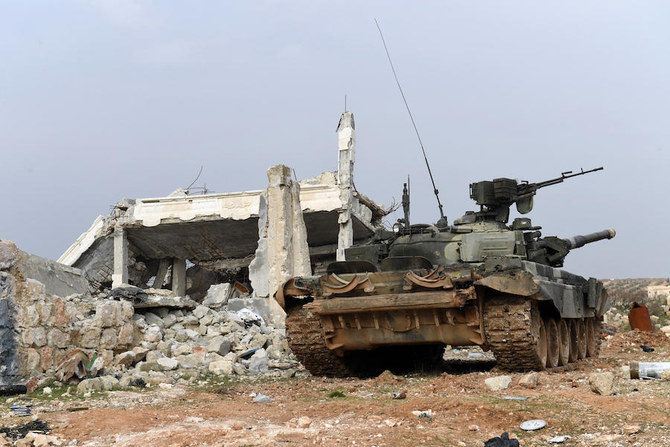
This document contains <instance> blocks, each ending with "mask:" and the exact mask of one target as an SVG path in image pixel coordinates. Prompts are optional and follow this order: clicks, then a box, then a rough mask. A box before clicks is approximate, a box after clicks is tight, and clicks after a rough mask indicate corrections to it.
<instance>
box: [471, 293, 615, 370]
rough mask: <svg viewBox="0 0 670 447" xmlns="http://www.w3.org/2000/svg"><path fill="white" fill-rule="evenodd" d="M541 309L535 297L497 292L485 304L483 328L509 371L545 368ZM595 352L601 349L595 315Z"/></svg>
mask: <svg viewBox="0 0 670 447" xmlns="http://www.w3.org/2000/svg"><path fill="white" fill-rule="evenodd" d="M539 318H541V316H540V311H539V309H538V306H537V303H536V302H535V301H534V300H531V299H527V298H523V297H518V296H512V295H507V296H504V295H503V296H498V297H493V298H491V299H489V300H488V301H487V302H486V304H485V307H484V332H485V334H486V340H487V342H488V345H489V347H490V349H491V350H492V351H493V354H494V355H495V357H496V360H497V362H498V365H499V366H500V367H501V368H503V369H505V370H508V371H529V370H542V369H545V364H544V362H543V361H542V359H540V356H539V355H538V353H537V337H538V334H537V333H536V331H537V328H538V326H537V323H536V324H535V325H533V321H538V320H539ZM593 328H594V334H593V337H594V338H595V348H596V349H595V353H594V354H595V355H594V357H597V355H598V352H599V351H600V343H601V341H602V322H601V321H600V319H598V318H595V319H594V325H593Z"/></svg>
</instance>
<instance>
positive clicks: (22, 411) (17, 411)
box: [10, 404, 32, 416]
mask: <svg viewBox="0 0 670 447" xmlns="http://www.w3.org/2000/svg"><path fill="white" fill-rule="evenodd" d="M31 407H32V405H26V406H25V407H22V406H20V405H19V404H13V405H12V406H11V408H10V410H11V411H12V413H13V414H14V416H31V415H32V412H31V411H30V408H31Z"/></svg>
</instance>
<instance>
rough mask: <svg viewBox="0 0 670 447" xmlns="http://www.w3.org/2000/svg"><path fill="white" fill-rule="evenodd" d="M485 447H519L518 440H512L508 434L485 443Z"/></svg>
mask: <svg viewBox="0 0 670 447" xmlns="http://www.w3.org/2000/svg"><path fill="white" fill-rule="evenodd" d="M484 447H519V440H518V439H510V437H509V434H508V433H507V432H505V433H503V434H502V435H500V436H497V437H495V438H491V439H489V440H488V441H486V442H484Z"/></svg>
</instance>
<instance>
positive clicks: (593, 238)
mask: <svg viewBox="0 0 670 447" xmlns="http://www.w3.org/2000/svg"><path fill="white" fill-rule="evenodd" d="M614 236H616V231H614V230H613V229H611V228H609V229H607V230H603V231H596V232H595V233H589V234H584V235H577V236H572V237H568V238H565V239H563V240H564V241H565V242H566V243H567V244H568V248H569V249H570V250H572V249H573V248H579V247H583V246H584V245H586V244H590V243H591V242H597V241H601V240H603V239H612V238H613V237H614Z"/></svg>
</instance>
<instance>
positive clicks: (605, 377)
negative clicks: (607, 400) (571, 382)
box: [589, 372, 614, 396]
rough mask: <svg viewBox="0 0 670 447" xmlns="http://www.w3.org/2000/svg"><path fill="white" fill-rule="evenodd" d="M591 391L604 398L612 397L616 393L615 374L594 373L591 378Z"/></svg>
mask: <svg viewBox="0 0 670 447" xmlns="http://www.w3.org/2000/svg"><path fill="white" fill-rule="evenodd" d="M589 385H590V386H591V391H593V392H594V393H597V394H600V395H602V396H610V395H611V394H612V393H613V392H614V374H612V373H611V372H601V373H593V374H591V375H590V376H589Z"/></svg>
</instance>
